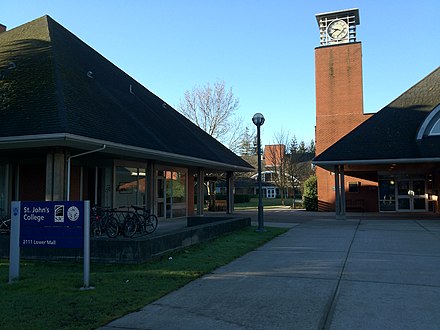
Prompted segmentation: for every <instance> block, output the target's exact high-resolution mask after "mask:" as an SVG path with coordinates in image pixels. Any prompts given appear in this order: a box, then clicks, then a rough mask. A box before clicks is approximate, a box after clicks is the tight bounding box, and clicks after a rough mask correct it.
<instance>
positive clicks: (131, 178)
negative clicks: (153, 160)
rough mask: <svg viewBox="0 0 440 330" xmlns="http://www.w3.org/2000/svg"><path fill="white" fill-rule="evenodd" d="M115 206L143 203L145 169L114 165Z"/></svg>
mask: <svg viewBox="0 0 440 330" xmlns="http://www.w3.org/2000/svg"><path fill="white" fill-rule="evenodd" d="M115 202H116V203H115V204H116V205H115V206H116V207H120V206H130V205H144V204H145V169H141V168H136V167H125V166H117V167H116V200H115Z"/></svg>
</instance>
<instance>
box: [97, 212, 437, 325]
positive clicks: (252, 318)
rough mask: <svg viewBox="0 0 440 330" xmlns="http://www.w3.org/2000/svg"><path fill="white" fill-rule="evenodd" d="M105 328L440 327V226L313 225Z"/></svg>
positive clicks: (434, 223)
mask: <svg viewBox="0 0 440 330" xmlns="http://www.w3.org/2000/svg"><path fill="white" fill-rule="evenodd" d="M291 226H292V229H290V230H289V231H288V232H287V233H285V234H284V235H282V236H279V237H278V238H276V239H274V240H272V241H271V242H269V243H267V244H266V245H264V246H262V247H261V248H259V249H257V250H255V251H253V252H251V253H249V254H247V255H245V256H243V257H241V258H239V259H237V260H235V261H233V262H232V263H230V264H228V265H226V266H224V267H221V268H219V269H217V270H216V271H215V272H214V273H212V274H209V275H206V276H204V277H202V278H200V279H198V280H196V281H193V282H191V283H190V284H188V285H186V286H185V287H183V288H181V289H179V290H177V291H175V292H173V293H170V294H168V295H167V296H165V297H163V298H161V299H159V300H157V301H155V302H154V303H152V304H150V305H147V306H145V307H144V308H143V309H142V310H140V311H138V312H135V313H132V314H129V315H127V316H125V317H123V318H121V319H118V320H115V321H113V322H111V323H110V324H108V325H107V326H105V327H103V328H102V329H209V328H211V329H357V330H359V329H439V328H440V303H439V301H440V220H388V221H387V220H363V219H362V220H346V221H337V220H310V221H307V222H303V223H296V224H294V223H292V224H291Z"/></svg>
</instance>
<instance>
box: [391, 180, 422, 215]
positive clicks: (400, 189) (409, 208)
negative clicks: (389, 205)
mask: <svg viewBox="0 0 440 330" xmlns="http://www.w3.org/2000/svg"><path fill="white" fill-rule="evenodd" d="M425 194H426V182H425V180H422V179H405V180H398V181H397V211H401V212H417V211H426V210H427V198H426V195H425Z"/></svg>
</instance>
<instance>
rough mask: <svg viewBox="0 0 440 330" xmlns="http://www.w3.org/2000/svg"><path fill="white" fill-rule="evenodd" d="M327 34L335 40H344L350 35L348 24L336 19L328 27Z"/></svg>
mask: <svg viewBox="0 0 440 330" xmlns="http://www.w3.org/2000/svg"><path fill="white" fill-rule="evenodd" d="M327 33H328V35H329V36H330V38H332V39H334V40H341V39H344V38H345V37H346V36H347V34H348V24H347V23H346V22H344V21H343V20H341V19H335V20H334V21H332V22H331V23H330V24H329V25H328V27H327Z"/></svg>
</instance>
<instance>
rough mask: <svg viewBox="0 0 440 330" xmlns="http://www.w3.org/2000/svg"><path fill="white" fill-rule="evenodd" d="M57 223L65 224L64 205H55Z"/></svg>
mask: <svg viewBox="0 0 440 330" xmlns="http://www.w3.org/2000/svg"><path fill="white" fill-rule="evenodd" d="M55 222H64V205H55Z"/></svg>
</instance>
